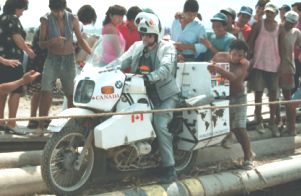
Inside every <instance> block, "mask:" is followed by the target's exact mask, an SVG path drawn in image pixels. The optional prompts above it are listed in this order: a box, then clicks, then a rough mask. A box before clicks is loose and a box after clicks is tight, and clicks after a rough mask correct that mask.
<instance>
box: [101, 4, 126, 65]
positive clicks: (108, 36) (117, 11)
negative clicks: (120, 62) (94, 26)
mask: <svg viewBox="0 0 301 196" xmlns="http://www.w3.org/2000/svg"><path fill="white" fill-rule="evenodd" d="M125 13H126V9H125V8H124V7H122V6H120V5H113V6H110V7H109V9H108V11H107V12H106V17H105V20H104V21H103V28H102V35H103V44H104V48H105V50H103V60H104V61H105V62H104V63H105V64H108V63H110V62H111V61H113V60H115V59H116V58H117V57H119V56H120V55H121V54H122V53H123V52H124V49H125V40H124V38H123V36H122V34H121V33H120V32H119V30H118V29H117V27H118V26H119V25H120V24H121V23H122V22H123V16H124V15H125Z"/></svg>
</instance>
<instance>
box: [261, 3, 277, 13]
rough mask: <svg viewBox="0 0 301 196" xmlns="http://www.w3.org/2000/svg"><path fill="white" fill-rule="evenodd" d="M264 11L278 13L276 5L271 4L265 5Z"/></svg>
mask: <svg viewBox="0 0 301 196" xmlns="http://www.w3.org/2000/svg"><path fill="white" fill-rule="evenodd" d="M264 11H271V12H273V13H278V9H277V7H276V5H274V4H272V3H267V4H266V5H265V7H264Z"/></svg>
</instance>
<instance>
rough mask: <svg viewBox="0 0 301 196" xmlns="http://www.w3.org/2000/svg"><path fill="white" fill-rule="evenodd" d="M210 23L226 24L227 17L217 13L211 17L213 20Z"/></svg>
mask: <svg viewBox="0 0 301 196" xmlns="http://www.w3.org/2000/svg"><path fill="white" fill-rule="evenodd" d="M210 21H211V22H214V21H219V22H222V23H223V24H227V23H228V17H227V16H226V15H225V14H223V13H221V12H219V13H217V14H215V15H214V16H213V18H211V20H210Z"/></svg>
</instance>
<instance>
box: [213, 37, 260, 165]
mask: <svg viewBox="0 0 301 196" xmlns="http://www.w3.org/2000/svg"><path fill="white" fill-rule="evenodd" d="M229 48H230V52H229V53H225V52H219V53H217V54H216V55H214V57H213V59H212V61H213V62H214V63H213V64H211V65H208V70H209V71H210V72H211V73H219V74H221V75H222V76H223V77H225V78H227V79H228V80H229V81H230V105H237V104H246V103H247V96H246V93H245V87H244V80H245V78H246V76H247V74H248V69H249V61H248V60H247V59H246V54H247V51H248V46H247V44H246V43H245V42H244V41H242V40H234V41H233V42H232V43H231V44H230V46H229ZM215 62H229V63H230V71H227V70H225V69H223V68H221V67H219V66H217V65H216V64H215ZM246 119H247V107H246V106H240V107H232V108H230V129H231V132H233V133H234V135H235V136H236V139H237V141H238V142H239V143H240V145H241V146H242V149H243V152H244V162H243V168H244V169H252V168H253V158H254V156H255V155H254V153H253V152H252V150H251V145H250V140H249V136H248V133H247V130H246V124H247V122H246Z"/></svg>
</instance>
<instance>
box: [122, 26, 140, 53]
mask: <svg viewBox="0 0 301 196" xmlns="http://www.w3.org/2000/svg"><path fill="white" fill-rule="evenodd" d="M129 25H130V24H129V22H128V21H126V22H125V23H122V24H121V25H119V26H118V30H119V32H120V33H121V34H122V35H123V38H124V39H125V51H127V50H128V49H129V47H130V46H131V45H132V44H133V43H135V42H136V41H140V40H141V38H140V34H139V32H138V30H137V28H135V29H134V30H130V28H129Z"/></svg>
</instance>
